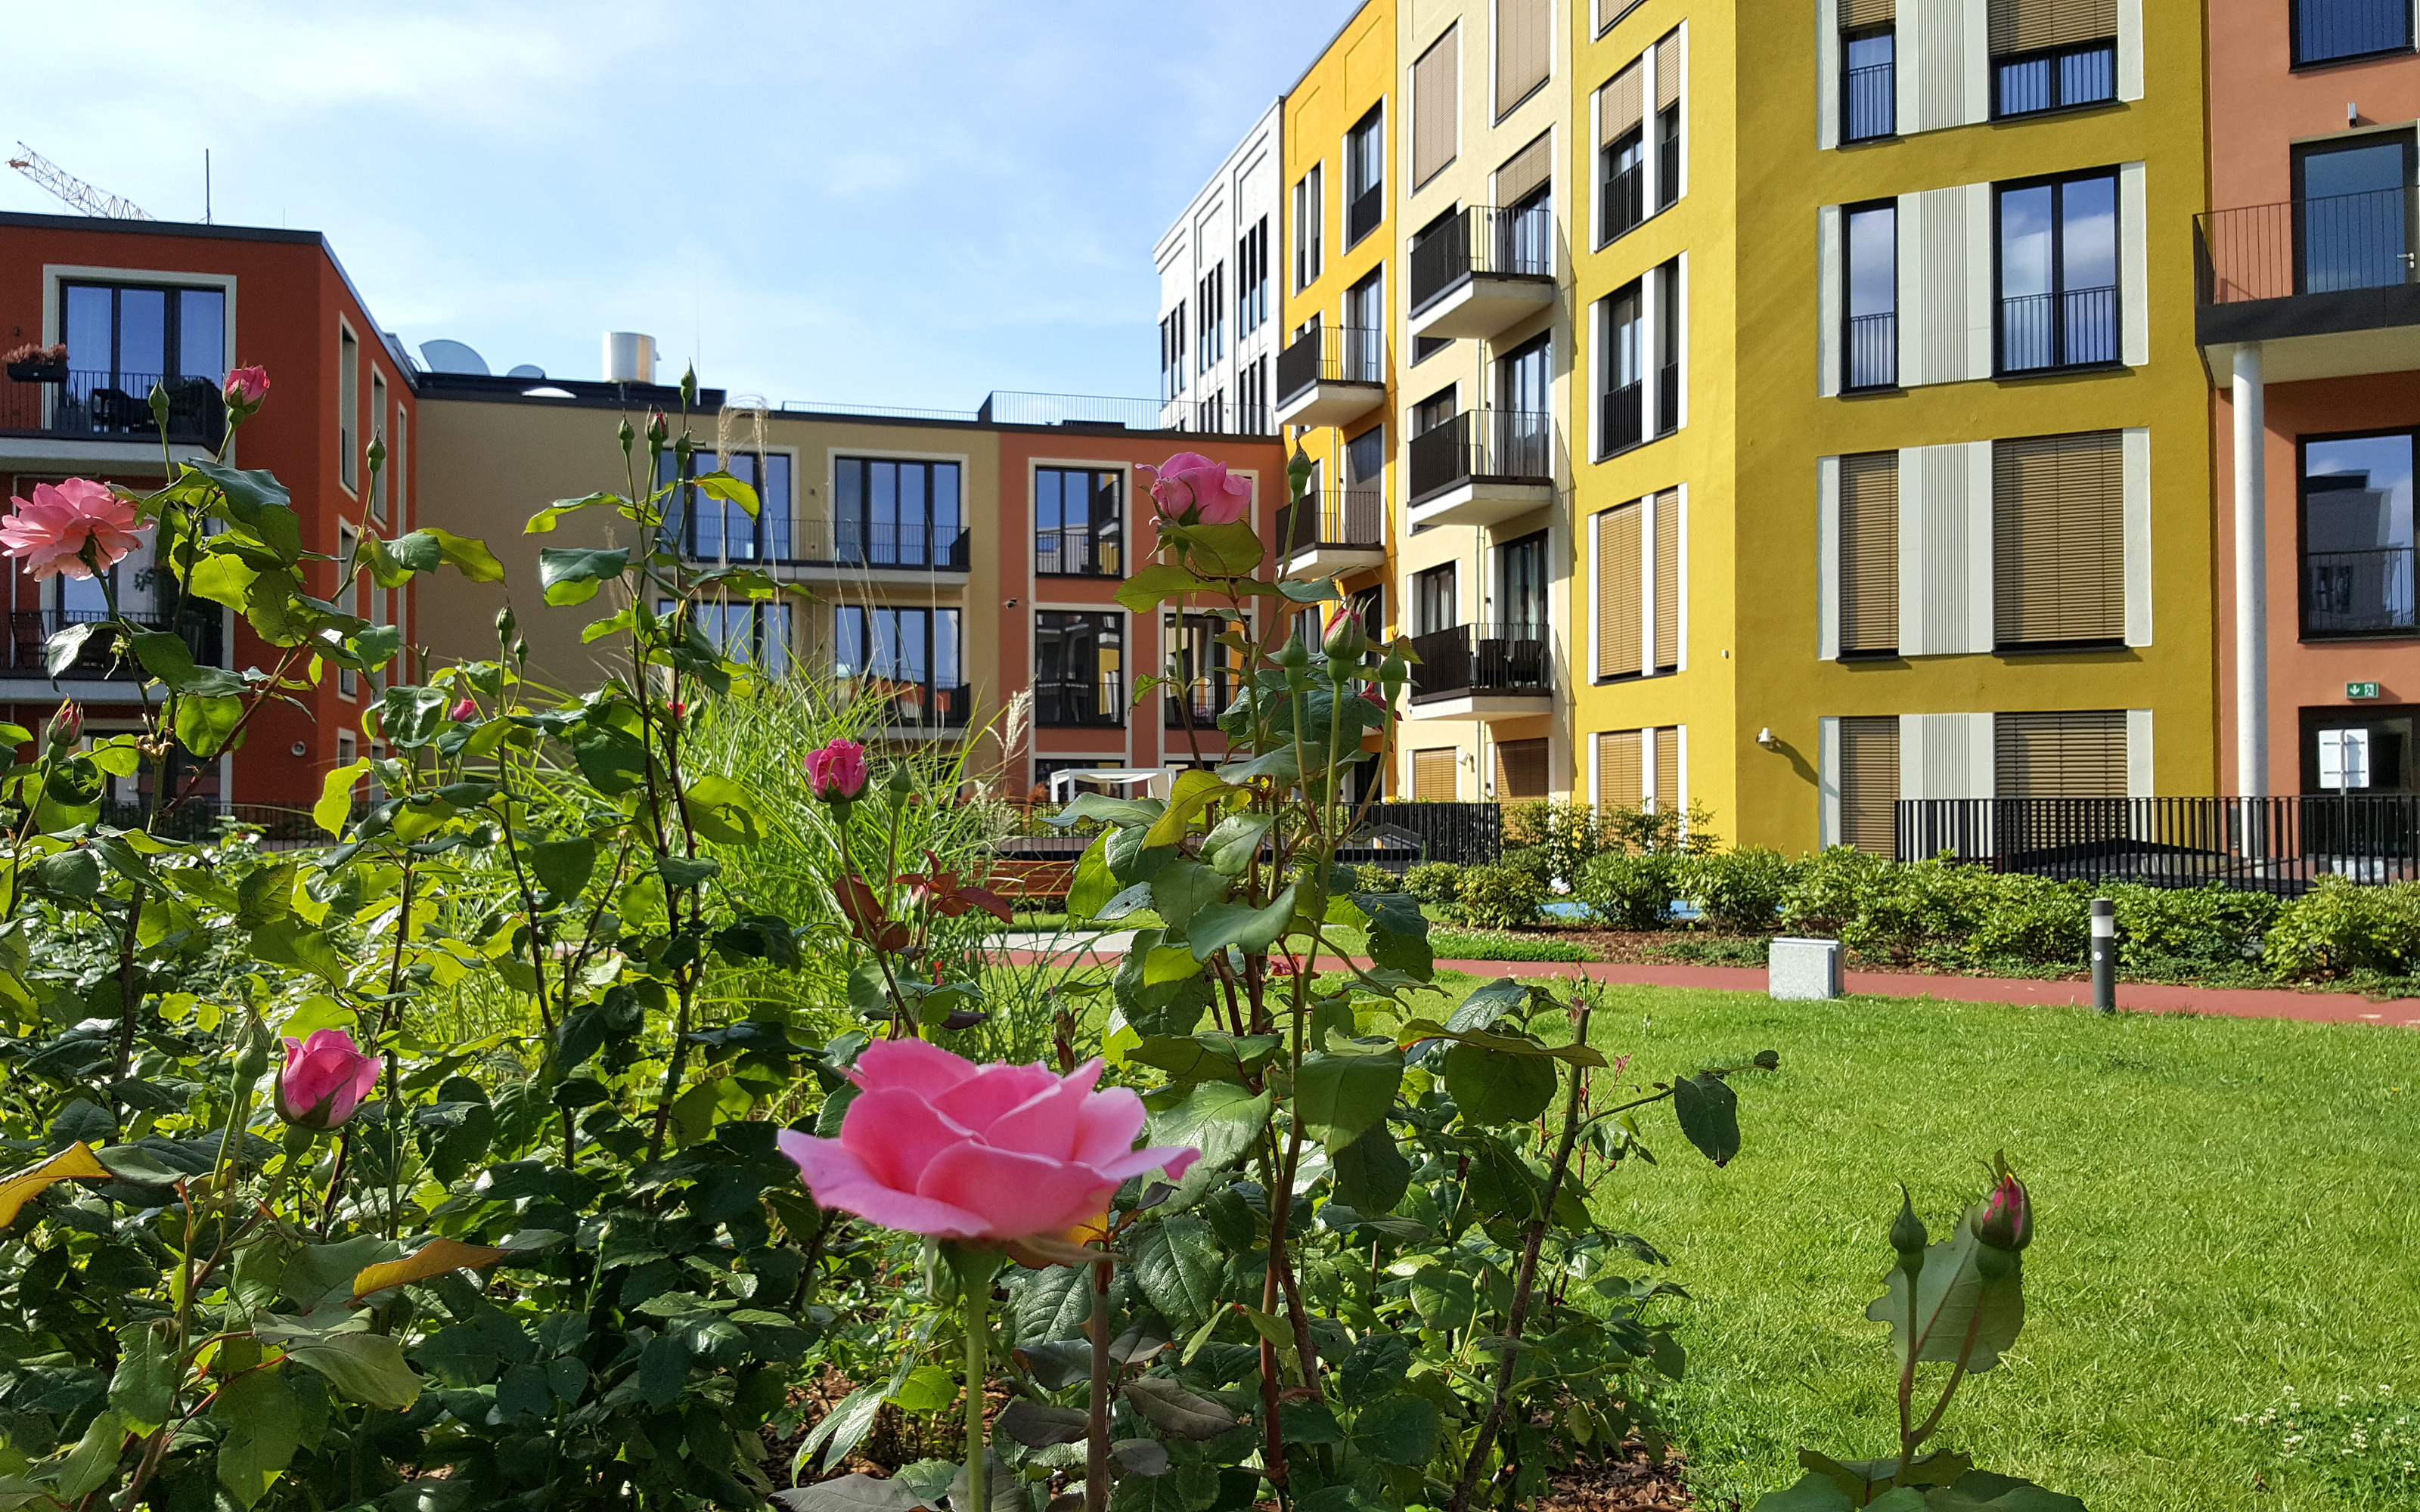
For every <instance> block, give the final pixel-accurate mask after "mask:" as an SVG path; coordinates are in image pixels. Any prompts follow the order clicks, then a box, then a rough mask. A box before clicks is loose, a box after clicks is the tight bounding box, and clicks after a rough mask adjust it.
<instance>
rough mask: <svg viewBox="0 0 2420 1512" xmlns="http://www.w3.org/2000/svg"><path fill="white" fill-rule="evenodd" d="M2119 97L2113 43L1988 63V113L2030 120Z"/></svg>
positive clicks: (2085, 44)
mask: <svg viewBox="0 0 2420 1512" xmlns="http://www.w3.org/2000/svg"><path fill="white" fill-rule="evenodd" d="M2117 98H2118V39H2116V38H2114V37H2113V38H2106V39H2102V40H2099V41H2091V42H2082V43H2078V44H2075V45H2073V46H2070V47H2059V48H2049V49H2045V50H2043V51H2041V52H2038V53H2026V54H2017V55H2013V56H2006V57H1994V58H1993V59H1992V113H1993V115H1994V116H2031V115H2034V114H2037V113H2038V112H2040V111H2045V110H2067V109H2070V108H2072V107H2074V106H2077V105H2097V104H2100V103H2102V102H2103V101H2106V100H2115V99H2117Z"/></svg>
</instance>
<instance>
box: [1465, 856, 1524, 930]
mask: <svg viewBox="0 0 2420 1512" xmlns="http://www.w3.org/2000/svg"><path fill="white" fill-rule="evenodd" d="M1545 902H1546V885H1545V884H1544V882H1541V881H1539V880H1538V878H1537V877H1535V876H1533V875H1531V874H1530V873H1529V872H1524V871H1520V870H1518V869H1517V868H1513V867H1509V866H1477V867H1471V868H1468V869H1466V870H1465V871H1464V872H1463V873H1462V886H1461V887H1460V888H1459V889H1458V890H1457V891H1456V893H1455V895H1454V914H1455V916H1456V917H1457V918H1460V919H1461V920H1462V922H1464V923H1466V924H1475V925H1477V926H1479V927H1480V928H1481V929H1519V928H1521V927H1522V926H1524V925H1526V924H1534V923H1536V922H1537V921H1538V910H1539V909H1540V908H1541V907H1542V906H1544V903H1545Z"/></svg>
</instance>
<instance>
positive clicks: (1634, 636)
mask: <svg viewBox="0 0 2420 1512" xmlns="http://www.w3.org/2000/svg"><path fill="white" fill-rule="evenodd" d="M1641 523H1642V521H1641V520H1640V518H1639V512H1638V506H1637V504H1624V505H1622V506H1621V508H1619V509H1609V510H1607V511H1606V513H1605V516H1604V517H1603V519H1602V520H1601V521H1600V523H1599V524H1598V526H1597V537H1596V674H1597V675H1598V676H1599V677H1634V676H1637V674H1638V673H1640V672H1643V671H1646V670H1647V667H1646V664H1645V660H1644V657H1645V655H1646V648H1645V647H1644V646H1642V645H1641V644H1640V643H1639V640H1640V626H1639V610H1640V606H1639V602H1638V589H1639V581H1640V579H1639V571H1640V568H1641V567H1642V565H1643V564H1644V561H1643V558H1642V557H1641V556H1640V554H1639V545H1640V542H1639V527H1640V525H1641Z"/></svg>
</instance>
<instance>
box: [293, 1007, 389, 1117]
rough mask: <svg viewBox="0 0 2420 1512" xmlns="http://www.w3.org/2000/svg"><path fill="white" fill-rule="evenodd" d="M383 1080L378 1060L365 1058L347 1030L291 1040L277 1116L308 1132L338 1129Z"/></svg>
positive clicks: (330, 1030) (322, 1030)
mask: <svg viewBox="0 0 2420 1512" xmlns="http://www.w3.org/2000/svg"><path fill="white" fill-rule="evenodd" d="M378 1079H379V1058H378V1057H376V1056H365V1055H364V1054H362V1053H361V1051H360V1050H359V1049H357V1048H355V1047H354V1044H353V1037H352V1036H351V1035H349V1034H347V1033H346V1032H345V1031H344V1030H342V1029H319V1030H316V1031H314V1032H313V1034H312V1036H311V1038H309V1039H308V1040H288V1041H286V1065H285V1067H284V1069H283V1070H281V1071H279V1072H278V1073H277V1116H278V1117H279V1118H281V1119H285V1120H286V1121H287V1122H288V1123H291V1124H297V1125H300V1126H301V1127H302V1128H305V1129H333V1128H334V1127H335V1126H336V1125H338V1124H340V1123H342V1122H344V1121H345V1120H346V1119H349V1118H351V1117H352V1116H353V1109H355V1108H356V1107H359V1106H360V1105H361V1101H362V1099H363V1098H365V1097H367V1096H368V1095H369V1093H370V1089H371V1088H375V1087H376V1086H378Z"/></svg>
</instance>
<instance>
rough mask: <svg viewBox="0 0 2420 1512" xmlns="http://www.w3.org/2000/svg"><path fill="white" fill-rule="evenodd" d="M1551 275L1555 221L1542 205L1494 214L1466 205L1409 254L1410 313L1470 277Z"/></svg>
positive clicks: (1488, 209)
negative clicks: (1410, 280) (1410, 277)
mask: <svg viewBox="0 0 2420 1512" xmlns="http://www.w3.org/2000/svg"><path fill="white" fill-rule="evenodd" d="M1478 274H1494V275H1497V276H1498V277H1504V278H1543V279H1551V278H1553V277H1554V276H1555V217H1554V211H1553V210H1552V209H1551V208H1549V207H1547V206H1545V205H1543V204H1539V205H1527V206H1522V207H1519V208H1512V209H1497V208H1495V207H1494V206H1491V205H1470V206H1466V207H1464V208H1462V209H1461V210H1459V211H1457V212H1456V213H1455V215H1454V217H1453V219H1452V220H1450V221H1449V222H1447V223H1446V224H1443V225H1440V226H1438V227H1437V228H1436V229H1435V230H1434V231H1432V232H1430V233H1429V234H1428V235H1427V236H1425V237H1423V238H1421V239H1420V243H1419V245H1418V246H1416V247H1414V248H1413V249H1412V314H1413V315H1414V316H1418V315H1419V313H1420V312H1421V311H1423V310H1425V309H1427V308H1428V307H1429V306H1430V305H1432V304H1435V302H1436V301H1439V300H1441V299H1443V298H1445V297H1446V296H1447V295H1448V294H1450V293H1452V292H1453V291H1454V290H1455V289H1457V288H1460V287H1461V286H1462V285H1464V284H1465V283H1466V282H1467V281H1468V280H1469V279H1470V278H1472V277H1473V276H1474V275H1478Z"/></svg>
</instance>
